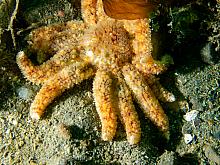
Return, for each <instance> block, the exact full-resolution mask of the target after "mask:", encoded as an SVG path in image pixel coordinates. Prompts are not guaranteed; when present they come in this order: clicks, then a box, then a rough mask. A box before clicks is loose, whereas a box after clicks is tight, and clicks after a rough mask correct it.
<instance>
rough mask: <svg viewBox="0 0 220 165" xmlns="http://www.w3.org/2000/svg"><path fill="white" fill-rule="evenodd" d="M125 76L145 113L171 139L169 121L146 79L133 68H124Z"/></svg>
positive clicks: (127, 66) (128, 66)
mask: <svg viewBox="0 0 220 165" xmlns="http://www.w3.org/2000/svg"><path fill="white" fill-rule="evenodd" d="M122 70H123V75H124V77H125V81H126V83H127V84H128V86H129V88H130V89H131V90H132V92H133V94H134V97H135V98H136V100H137V102H138V103H139V105H140V106H141V108H142V110H143V112H144V113H145V115H146V116H147V117H149V118H150V120H151V121H152V122H153V123H154V124H155V125H157V126H158V127H159V128H160V130H161V131H162V132H163V133H164V135H165V137H166V138H167V139H168V138H169V121H168V118H167V116H166V114H165V113H164V111H163V109H162V107H161V105H160V103H159V102H158V100H157V99H156V97H155V96H154V94H153V92H152V91H151V89H150V87H149V85H148V84H147V83H146V82H145V80H144V77H143V76H142V75H141V74H140V73H139V72H138V71H137V70H136V69H135V68H134V67H133V66H132V65H129V64H128V65H126V66H124V67H123V69H122Z"/></svg>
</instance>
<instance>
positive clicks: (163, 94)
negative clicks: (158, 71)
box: [145, 75, 176, 102]
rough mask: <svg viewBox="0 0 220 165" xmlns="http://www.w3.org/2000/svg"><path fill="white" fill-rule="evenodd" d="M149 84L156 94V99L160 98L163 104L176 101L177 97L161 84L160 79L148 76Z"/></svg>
mask: <svg viewBox="0 0 220 165" xmlns="http://www.w3.org/2000/svg"><path fill="white" fill-rule="evenodd" d="M145 79H146V81H147V84H148V85H149V86H150V88H151V90H152V92H153V93H154V94H155V96H156V98H158V99H159V100H160V101H162V102H174V101H175V100H176V98H175V96H174V95H173V94H172V93H171V92H169V91H168V90H166V89H165V88H164V87H163V86H162V85H161V84H160V82H159V80H158V78H156V77H155V76H154V75H147V76H146V78H145Z"/></svg>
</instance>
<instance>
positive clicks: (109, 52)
mask: <svg viewBox="0 0 220 165" xmlns="http://www.w3.org/2000/svg"><path fill="white" fill-rule="evenodd" d="M82 16H83V21H69V22H67V23H65V24H55V25H50V26H47V27H42V28H39V29H36V30H34V31H32V33H31V35H30V38H31V42H30V49H31V50H32V51H35V52H38V53H43V54H55V55H54V56H53V57H51V59H50V60H48V61H47V62H45V63H43V64H42V65H39V66H35V65H33V64H32V62H31V61H30V60H29V59H28V57H27V56H26V54H25V53H24V51H21V52H19V53H18V55H17V64H18V66H19V68H20V69H21V71H22V73H23V74H24V76H25V77H26V78H27V79H28V80H29V81H31V82H33V83H35V84H42V88H41V89H40V91H39V92H38V93H37V95H36V97H35V99H34V101H33V103H32V104H31V107H30V116H31V117H32V118H33V119H40V117H41V116H42V115H43V114H44V112H45V109H46V107H47V106H48V105H49V104H50V103H51V102H52V101H53V100H54V99H55V98H56V97H57V96H59V95H61V94H62V93H63V92H64V91H65V90H66V89H69V88H71V87H73V86H74V85H75V84H79V83H81V82H82V81H83V80H85V79H88V78H90V77H92V76H94V75H95V78H94V82H93V95H94V100H95V105H96V109H97V111H98V114H99V117H100V119H101V123H102V139H103V140H104V141H111V140H112V139H113V138H114V136H115V133H116V128H117V117H119V119H120V120H121V122H122V123H123V125H124V127H125V130H126V134H127V140H128V142H129V143H130V144H137V143H138V142H139V141H140V137H141V127H140V122H139V119H138V115H137V112H136V111H135V108H134V105H133V98H134V99H135V100H136V101H137V102H138V103H139V105H140V106H141V109H142V110H143V112H144V113H145V115H146V116H147V117H148V118H150V120H151V121H152V122H153V123H154V124H155V125H156V126H157V127H158V128H159V129H160V130H161V131H162V132H163V134H164V135H165V136H166V137H167V138H168V137H169V122H168V118H167V116H166V114H165V113H164V111H163V109H162V107H161V105H160V104H159V102H158V100H157V98H158V99H160V100H162V101H170V102H172V101H174V100H175V97H174V96H173V94H172V93H170V92H168V91H167V90H166V89H164V88H163V87H162V86H161V85H160V83H159V81H158V80H157V78H156V77H155V76H154V74H159V73H161V72H162V71H164V70H166V67H165V66H164V65H163V64H162V63H160V62H158V61H155V60H154V59H153V58H152V56H151V50H152V45H151V33H150V28H149V21H148V19H147V18H146V19H138V20H115V19H112V18H110V17H108V16H107V15H106V14H105V13H104V11H103V8H102V1H101V0H98V1H96V0H83V1H82Z"/></svg>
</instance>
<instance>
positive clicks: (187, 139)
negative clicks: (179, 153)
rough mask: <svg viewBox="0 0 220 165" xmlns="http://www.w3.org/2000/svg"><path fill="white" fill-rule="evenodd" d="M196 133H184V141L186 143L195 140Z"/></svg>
mask: <svg viewBox="0 0 220 165" xmlns="http://www.w3.org/2000/svg"><path fill="white" fill-rule="evenodd" d="M193 138H194V135H191V134H184V141H185V143H186V144H189V143H191V142H192V141H193Z"/></svg>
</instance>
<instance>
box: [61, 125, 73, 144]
mask: <svg viewBox="0 0 220 165" xmlns="http://www.w3.org/2000/svg"><path fill="white" fill-rule="evenodd" d="M57 131H58V135H59V136H60V137H61V138H63V139H65V140H69V139H71V137H72V134H71V132H70V130H69V127H68V126H67V125H66V124H64V123H60V124H58V126H57Z"/></svg>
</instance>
